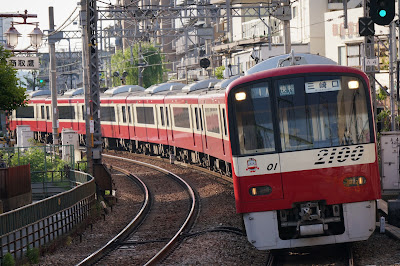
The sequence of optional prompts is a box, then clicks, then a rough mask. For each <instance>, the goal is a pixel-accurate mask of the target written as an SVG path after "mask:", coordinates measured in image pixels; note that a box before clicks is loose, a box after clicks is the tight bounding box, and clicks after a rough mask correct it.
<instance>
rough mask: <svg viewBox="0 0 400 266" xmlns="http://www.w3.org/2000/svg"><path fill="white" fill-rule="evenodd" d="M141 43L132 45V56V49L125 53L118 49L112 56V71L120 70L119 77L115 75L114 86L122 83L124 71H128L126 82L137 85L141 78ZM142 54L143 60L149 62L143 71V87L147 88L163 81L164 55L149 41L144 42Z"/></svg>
mask: <svg viewBox="0 0 400 266" xmlns="http://www.w3.org/2000/svg"><path fill="white" fill-rule="evenodd" d="M138 51H139V45H138V44H135V45H134V46H133V47H132V56H133V57H132V56H131V51H130V49H126V50H125V52H124V53H122V51H121V50H120V51H117V52H116V53H115V54H114V55H113V56H112V57H111V69H112V73H114V72H115V71H118V72H119V75H120V76H119V77H113V86H119V85H121V79H120V78H121V76H122V73H123V72H124V71H126V72H127V73H128V75H127V76H126V80H125V84H128V85H137V84H138V79H139V72H138V66H137V65H138V63H139V56H138V54H139V53H138ZM142 55H143V58H144V60H143V62H144V63H147V66H146V67H145V68H144V71H143V87H145V88H147V87H150V86H151V85H153V84H157V83H160V82H162V78H163V71H164V70H163V66H162V60H163V58H162V56H161V54H160V53H159V51H158V49H157V48H155V47H154V46H152V45H151V44H149V43H142Z"/></svg>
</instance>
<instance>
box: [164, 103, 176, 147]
mask: <svg viewBox="0 0 400 266" xmlns="http://www.w3.org/2000/svg"><path fill="white" fill-rule="evenodd" d="M165 126H166V129H167V138H168V144H169V145H171V146H175V140H174V130H173V126H172V107H171V105H170V104H166V105H165Z"/></svg>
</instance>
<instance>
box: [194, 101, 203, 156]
mask: <svg viewBox="0 0 400 266" xmlns="http://www.w3.org/2000/svg"><path fill="white" fill-rule="evenodd" d="M191 111H192V121H193V127H192V128H193V146H194V147H195V150H201V151H202V149H203V147H202V145H203V144H202V139H201V133H202V126H201V121H200V112H201V108H200V106H199V105H198V104H194V105H192V107H191Z"/></svg>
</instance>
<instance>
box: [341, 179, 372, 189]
mask: <svg viewBox="0 0 400 266" xmlns="http://www.w3.org/2000/svg"><path fill="white" fill-rule="evenodd" d="M365 183H367V179H366V178H365V177H363V176H354V177H346V178H345V179H343V185H344V186H345V187H357V186H362V185H365Z"/></svg>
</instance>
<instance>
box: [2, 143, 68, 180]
mask: <svg viewBox="0 0 400 266" xmlns="http://www.w3.org/2000/svg"><path fill="white" fill-rule="evenodd" d="M46 149H47V148H46V147H45V146H34V147H31V148H28V149H26V150H24V151H23V150H18V149H7V152H5V151H6V150H3V151H2V155H1V157H2V159H3V160H4V161H5V162H7V163H8V165H9V166H10V167H12V166H18V165H26V164H30V167H31V173H32V181H33V182H37V181H50V180H51V179H52V177H53V178H54V181H57V180H60V179H61V171H64V166H65V165H67V163H66V162H64V161H63V160H61V159H60V158H58V157H57V156H55V155H54V154H53V153H47V151H46ZM46 171H47V172H48V173H47V176H46V177H45V180H43V177H44V173H45V172H46ZM51 171H55V173H51Z"/></svg>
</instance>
